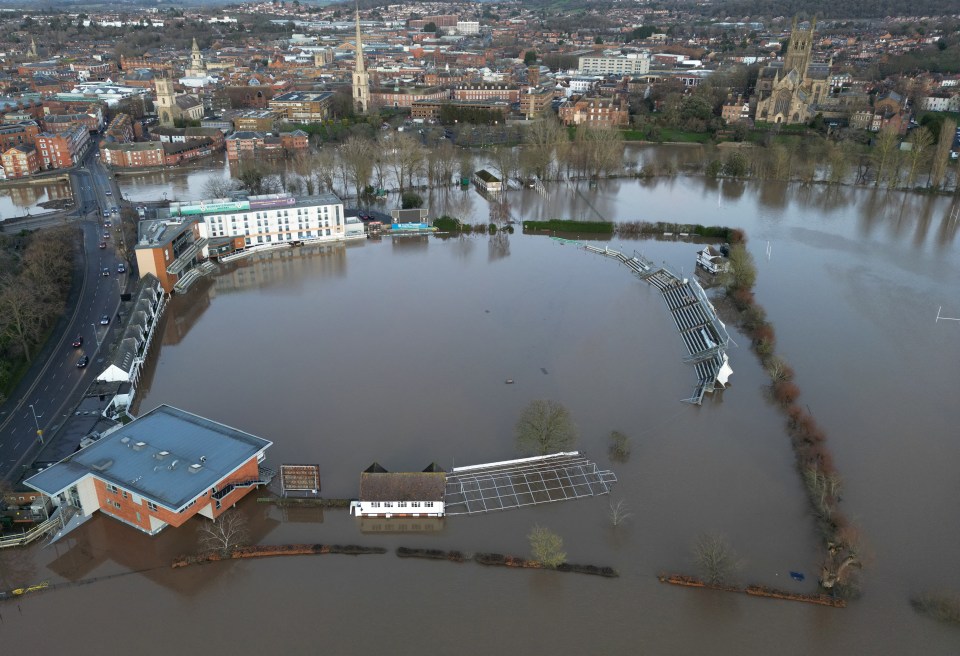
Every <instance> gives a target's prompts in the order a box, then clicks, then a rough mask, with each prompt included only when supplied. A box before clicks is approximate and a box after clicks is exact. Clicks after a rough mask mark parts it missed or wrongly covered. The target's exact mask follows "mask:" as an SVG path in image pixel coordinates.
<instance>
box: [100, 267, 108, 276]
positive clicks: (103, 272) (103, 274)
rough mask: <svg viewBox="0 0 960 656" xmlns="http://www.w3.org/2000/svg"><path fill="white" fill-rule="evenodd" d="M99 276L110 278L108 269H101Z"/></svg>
mask: <svg viewBox="0 0 960 656" xmlns="http://www.w3.org/2000/svg"><path fill="white" fill-rule="evenodd" d="M100 275H101V276H103V277H104V278H108V277H110V269H108V268H107V267H103V271H101V272H100Z"/></svg>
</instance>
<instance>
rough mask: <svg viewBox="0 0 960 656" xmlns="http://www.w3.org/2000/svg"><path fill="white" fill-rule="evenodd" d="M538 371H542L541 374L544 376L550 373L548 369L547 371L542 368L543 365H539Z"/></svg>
mask: <svg viewBox="0 0 960 656" xmlns="http://www.w3.org/2000/svg"><path fill="white" fill-rule="evenodd" d="M540 371H542V372H543V375H544V376H546V375H548V374H549V373H550V372H549V371H547V370H546V369H544V368H543V367H540Z"/></svg>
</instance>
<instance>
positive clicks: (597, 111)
mask: <svg viewBox="0 0 960 656" xmlns="http://www.w3.org/2000/svg"><path fill="white" fill-rule="evenodd" d="M559 113H560V121H561V122H562V123H563V124H564V125H587V126H590V127H622V126H626V125H629V124H630V112H629V110H628V109H627V105H626V103H624V102H622V101H621V100H620V99H618V98H581V99H579V100H568V101H566V102H565V103H563V104H562V105H560V112H559Z"/></svg>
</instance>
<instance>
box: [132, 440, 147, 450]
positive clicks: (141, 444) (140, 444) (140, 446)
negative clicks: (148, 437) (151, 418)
mask: <svg viewBox="0 0 960 656" xmlns="http://www.w3.org/2000/svg"><path fill="white" fill-rule="evenodd" d="M145 446H147V443H146V442H137V443H136V444H134V445H133V450H134V451H143V447H145Z"/></svg>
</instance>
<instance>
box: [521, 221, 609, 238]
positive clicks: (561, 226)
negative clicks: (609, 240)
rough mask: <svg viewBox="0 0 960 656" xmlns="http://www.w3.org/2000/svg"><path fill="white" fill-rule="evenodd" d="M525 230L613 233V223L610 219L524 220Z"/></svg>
mask: <svg viewBox="0 0 960 656" xmlns="http://www.w3.org/2000/svg"><path fill="white" fill-rule="evenodd" d="M523 229H524V230H530V231H532V230H549V231H551V232H568V233H574V232H576V233H589V234H601V235H612V234H613V224H612V223H610V222H609V221H567V220H564V219H551V220H550V221H524V222H523Z"/></svg>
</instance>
